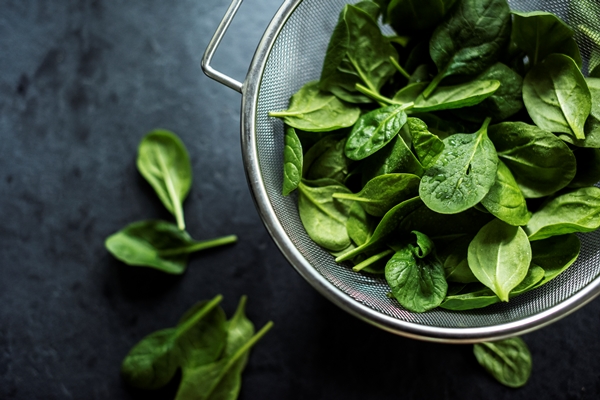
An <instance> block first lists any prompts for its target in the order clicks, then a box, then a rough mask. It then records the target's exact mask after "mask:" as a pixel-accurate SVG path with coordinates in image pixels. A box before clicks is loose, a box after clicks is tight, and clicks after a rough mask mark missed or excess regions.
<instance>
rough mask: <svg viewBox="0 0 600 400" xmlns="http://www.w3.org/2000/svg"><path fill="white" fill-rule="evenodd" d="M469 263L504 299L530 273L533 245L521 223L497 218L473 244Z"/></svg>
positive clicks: (481, 230) (482, 231)
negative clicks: (513, 223)
mask: <svg viewBox="0 0 600 400" xmlns="http://www.w3.org/2000/svg"><path fill="white" fill-rule="evenodd" d="M468 260H469V267H470V268H471V271H472V272H473V274H474V275H475V276H476V277H477V279H478V280H479V281H480V282H481V283H483V284H484V285H485V286H487V287H488V288H490V289H491V290H492V291H493V292H494V293H495V294H496V295H497V296H498V297H499V298H500V300H502V301H508V294H509V293H510V291H511V290H513V289H514V288H515V287H516V286H517V285H518V284H519V283H521V281H522V280H523V279H524V278H525V275H527V271H528V269H529V264H530V263H531V246H530V245H529V240H528V239H527V235H526V234H525V232H524V231H523V229H522V228H521V227H516V226H511V225H508V224H507V223H505V222H502V221H500V220H498V219H495V220H493V221H491V222H489V223H488V224H487V225H485V226H484V227H483V228H481V229H480V230H479V232H478V233H477V235H475V238H473V241H471V244H470V245H469V256H468Z"/></svg>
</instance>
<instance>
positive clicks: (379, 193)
mask: <svg viewBox="0 0 600 400" xmlns="http://www.w3.org/2000/svg"><path fill="white" fill-rule="evenodd" d="M419 182H420V179H419V177H418V176H416V175H412V174H386V175H380V176H377V177H375V178H373V179H371V180H370V181H369V182H367V184H366V185H365V187H364V188H363V189H362V190H361V191H360V192H359V193H356V194H353V193H335V194H334V195H333V197H334V198H336V199H344V200H350V201H356V202H359V203H361V204H362V206H363V208H364V209H365V211H366V212H368V213H369V214H371V215H374V216H376V217H382V216H383V215H385V213H387V212H388V211H389V210H390V209H391V208H392V207H394V206H395V205H396V204H399V203H401V202H403V201H404V200H408V199H409V198H412V197H415V196H416V195H417V194H418V192H419Z"/></svg>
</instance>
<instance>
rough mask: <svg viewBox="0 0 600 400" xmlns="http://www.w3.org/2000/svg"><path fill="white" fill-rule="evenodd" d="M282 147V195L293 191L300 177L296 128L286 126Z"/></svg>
mask: <svg viewBox="0 0 600 400" xmlns="http://www.w3.org/2000/svg"><path fill="white" fill-rule="evenodd" d="M284 143H285V146H284V148H283V190H282V192H283V195H284V196H287V195H288V194H290V193H291V192H293V191H294V190H295V189H296V188H297V187H298V185H299V184H300V179H302V160H303V158H302V144H301V143H300V139H298V135H296V130H295V129H294V128H292V127H291V126H288V127H287V128H286V130H285V137H284Z"/></svg>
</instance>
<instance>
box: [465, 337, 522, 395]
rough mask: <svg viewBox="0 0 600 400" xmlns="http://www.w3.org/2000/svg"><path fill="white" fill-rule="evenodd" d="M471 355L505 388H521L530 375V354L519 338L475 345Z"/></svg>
mask: <svg viewBox="0 0 600 400" xmlns="http://www.w3.org/2000/svg"><path fill="white" fill-rule="evenodd" d="M473 353H475V358H477V362H479V364H480V365H481V366H482V367H483V368H485V370H486V371H487V372H489V373H490V375H492V376H493V377H494V378H496V380H497V381H498V382H500V383H501V384H503V385H505V386H508V387H512V388H517V387H521V386H523V385H525V384H526V383H527V380H528V379H529V376H530V375H531V353H530V352H529V349H528V348H527V345H526V344H525V342H524V341H523V339H521V338H518V337H515V338H510V339H504V340H499V341H497V342H483V343H477V344H475V345H474V346H473Z"/></svg>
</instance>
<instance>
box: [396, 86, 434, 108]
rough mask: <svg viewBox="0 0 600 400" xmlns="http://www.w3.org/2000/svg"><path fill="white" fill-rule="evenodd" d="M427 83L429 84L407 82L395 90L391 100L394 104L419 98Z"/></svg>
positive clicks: (407, 102) (410, 101)
mask: <svg viewBox="0 0 600 400" xmlns="http://www.w3.org/2000/svg"><path fill="white" fill-rule="evenodd" d="M427 85H429V82H415V83H409V84H408V85H406V86H405V87H403V88H402V89H400V90H398V91H397V92H396V94H395V95H394V98H393V99H392V101H393V102H394V103H395V104H409V103H413V102H414V101H415V100H417V99H418V98H419V96H420V95H421V93H423V90H425V88H426V87H427ZM411 111H412V110H411Z"/></svg>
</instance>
